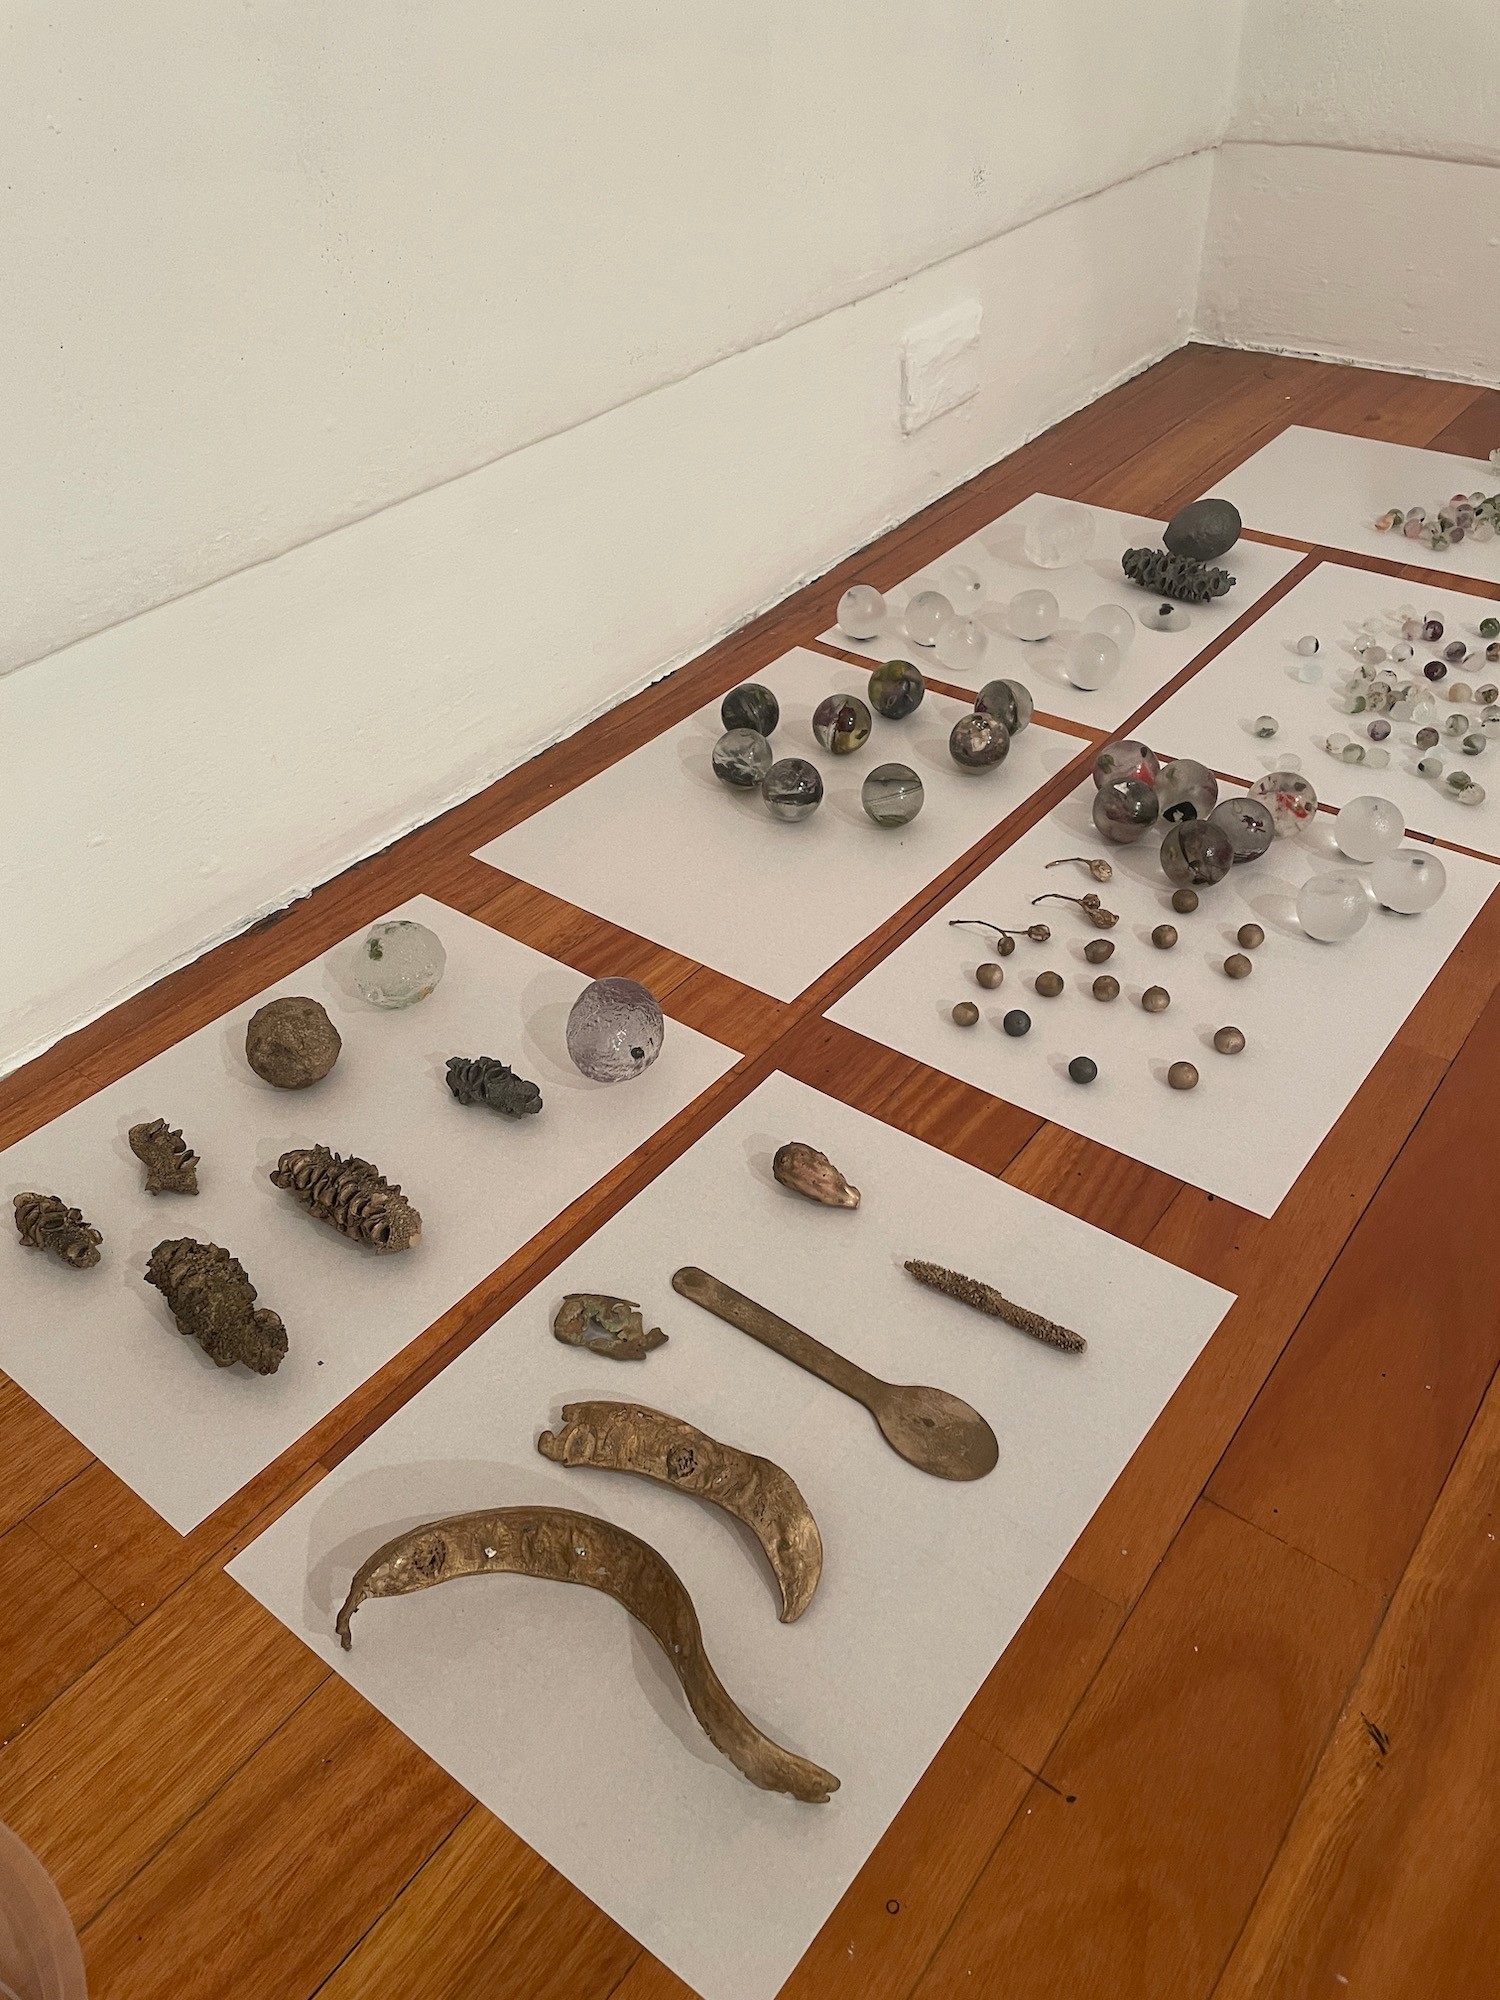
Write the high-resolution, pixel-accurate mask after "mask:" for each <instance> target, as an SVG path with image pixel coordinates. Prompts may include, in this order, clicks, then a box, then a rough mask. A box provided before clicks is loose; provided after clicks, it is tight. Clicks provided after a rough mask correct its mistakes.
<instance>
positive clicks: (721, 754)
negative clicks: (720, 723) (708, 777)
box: [713, 729, 774, 792]
mask: <svg viewBox="0 0 1500 2000" xmlns="http://www.w3.org/2000/svg"><path fill="white" fill-rule="evenodd" d="M773 761H774V759H773V757H772V752H771V746H770V744H769V743H768V742H767V741H766V739H765V737H764V736H762V735H761V733H760V731H759V730H758V729H726V730H725V732H724V734H723V735H722V736H721V737H720V738H719V740H718V742H717V743H716V744H715V745H714V755H713V765H714V776H715V777H716V778H719V779H721V780H722V781H723V783H724V784H726V785H733V786H735V788H736V789H737V790H739V791H743V792H748V791H753V790H754V788H755V787H756V786H757V785H758V784H759V783H760V781H761V779H762V778H763V777H764V776H765V775H766V773H767V771H769V770H770V768H771V765H772V762H773Z"/></svg>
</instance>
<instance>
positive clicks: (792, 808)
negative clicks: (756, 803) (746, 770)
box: [760, 757, 823, 821]
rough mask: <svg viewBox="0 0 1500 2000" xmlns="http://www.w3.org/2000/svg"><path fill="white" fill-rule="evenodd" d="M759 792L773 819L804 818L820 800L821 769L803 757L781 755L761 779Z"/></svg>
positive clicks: (793, 819) (817, 805)
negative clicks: (778, 761) (777, 761)
mask: <svg viewBox="0 0 1500 2000" xmlns="http://www.w3.org/2000/svg"><path fill="white" fill-rule="evenodd" d="M760 795H761V797H762V798H763V799H764V800H765V802H766V808H767V810H768V811H769V812H770V814H771V817H772V818H773V819H784V820H792V821H795V820H801V819H807V818H809V817H810V816H811V815H812V814H813V813H815V812H816V811H817V809H818V807H819V806H820V805H821V804H822V803H823V777H822V773H821V772H820V771H819V770H818V767H817V765H816V764H809V763H808V761H807V759H806V758H805V757H783V758H782V759H781V761H780V763H777V764H773V765H772V766H771V768H770V770H769V771H767V773H766V775H765V776H764V778H762V779H761V783H760Z"/></svg>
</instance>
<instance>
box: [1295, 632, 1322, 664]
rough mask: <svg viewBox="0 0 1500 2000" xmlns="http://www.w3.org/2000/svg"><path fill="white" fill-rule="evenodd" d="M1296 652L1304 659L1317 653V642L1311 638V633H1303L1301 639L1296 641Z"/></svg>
mask: <svg viewBox="0 0 1500 2000" xmlns="http://www.w3.org/2000/svg"><path fill="white" fill-rule="evenodd" d="M1297 651H1298V652H1299V653H1301V654H1302V655H1303V656H1304V657H1305V658H1311V656H1312V655H1313V654H1314V653H1316V652H1317V651H1318V642H1317V640H1316V639H1315V638H1314V637H1313V635H1312V633H1311V632H1308V633H1305V634H1304V635H1303V637H1302V638H1300V639H1299V640H1298V641H1297Z"/></svg>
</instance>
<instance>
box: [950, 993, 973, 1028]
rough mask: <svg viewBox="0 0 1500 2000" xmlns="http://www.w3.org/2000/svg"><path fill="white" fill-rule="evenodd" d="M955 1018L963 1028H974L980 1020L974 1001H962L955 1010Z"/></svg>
mask: <svg viewBox="0 0 1500 2000" xmlns="http://www.w3.org/2000/svg"><path fill="white" fill-rule="evenodd" d="M953 1018H954V1020H955V1021H957V1023H958V1025H959V1026H960V1027H961V1028H972V1027H973V1025H974V1023H975V1022H976V1021H977V1020H978V1019H979V1009H978V1008H977V1007H976V1006H975V1005H974V1002H973V1001H972V1000H960V1001H959V1003H958V1005H957V1006H956V1007H955V1008H954V1010H953Z"/></svg>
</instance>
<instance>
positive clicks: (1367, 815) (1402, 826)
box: [1333, 795, 1406, 862]
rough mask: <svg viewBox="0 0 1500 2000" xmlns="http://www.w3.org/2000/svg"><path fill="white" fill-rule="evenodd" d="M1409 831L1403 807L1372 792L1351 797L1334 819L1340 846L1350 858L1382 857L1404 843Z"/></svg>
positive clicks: (1368, 858) (1343, 852)
mask: <svg viewBox="0 0 1500 2000" xmlns="http://www.w3.org/2000/svg"><path fill="white" fill-rule="evenodd" d="M1405 832H1406V820H1405V818H1404V817H1403V816H1402V812H1401V808H1400V807H1399V806H1396V805H1392V803H1391V801H1390V800H1389V799H1381V798H1374V797H1371V796H1369V795H1366V796H1363V797H1361V798H1357V799H1350V801H1349V803H1348V805H1346V806H1345V807H1344V809H1343V811H1342V812H1340V814H1339V816H1338V818H1337V819H1336V820H1335V821H1334V822H1333V837H1334V840H1335V842H1336V843H1337V846H1338V850H1339V852H1340V853H1341V854H1343V855H1345V856H1346V857H1347V858H1348V859H1349V860H1350V861H1360V862H1368V861H1378V860H1379V859H1380V856H1381V855H1382V854H1388V853H1389V852H1390V850H1391V849H1392V848H1393V847H1396V846H1398V845H1399V844H1400V841H1401V837H1402V835H1403V834H1404V833H1405Z"/></svg>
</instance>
